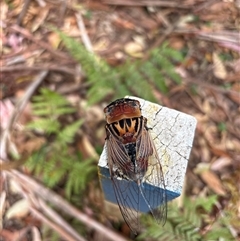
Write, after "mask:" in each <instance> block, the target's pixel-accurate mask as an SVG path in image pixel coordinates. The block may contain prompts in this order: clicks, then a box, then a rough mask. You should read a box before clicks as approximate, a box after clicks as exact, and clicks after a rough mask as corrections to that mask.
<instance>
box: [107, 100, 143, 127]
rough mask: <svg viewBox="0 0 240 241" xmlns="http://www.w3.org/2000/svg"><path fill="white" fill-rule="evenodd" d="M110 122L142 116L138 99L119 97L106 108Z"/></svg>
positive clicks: (108, 121)
mask: <svg viewBox="0 0 240 241" xmlns="http://www.w3.org/2000/svg"><path fill="white" fill-rule="evenodd" d="M104 113H105V116H106V121H107V123H108V124H111V123H113V122H116V121H119V120H122V119H130V118H136V117H141V115H142V114H141V107H140V102H139V101H138V100H132V99H127V98H123V99H118V100H115V101H114V102H112V103H111V104H109V105H108V106H106V107H105V108H104Z"/></svg>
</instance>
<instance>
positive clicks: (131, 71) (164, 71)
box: [57, 31, 183, 104]
mask: <svg viewBox="0 0 240 241" xmlns="http://www.w3.org/2000/svg"><path fill="white" fill-rule="evenodd" d="M57 32H58V33H59V35H60V37H61V39H62V40H63V43H64V44H65V46H66V47H67V49H68V50H69V51H70V53H71V54H72V56H73V57H74V58H75V59H76V60H77V61H79V63H80V64H81V65H82V68H83V70H84V71H85V75H86V77H87V81H88V83H90V88H89V90H88V101H89V103H90V104H91V103H95V102H98V101H100V100H101V99H103V98H104V97H105V96H107V95H108V94H112V95H114V98H120V97H123V96H125V95H130V94H134V95H136V96H139V97H141V98H144V99H148V100H150V101H154V100H155V98H154V95H153V88H157V89H158V90H160V91H161V92H163V93H167V92H168V84H167V82H168V80H173V81H175V82H176V83H178V84H180V82H181V79H180V76H179V75H178V74H177V73H176V72H175V69H174V65H173V61H175V62H181V61H182V60H183V55H182V53H181V52H179V51H176V50H173V49H171V48H169V47H168V46H167V44H164V45H162V46H161V47H160V48H158V49H155V50H154V51H152V53H151V54H150V58H149V60H148V61H147V62H140V61H132V62H131V61H127V62H126V63H125V64H123V65H122V66H119V67H116V68H112V67H111V66H109V65H108V64H107V63H106V62H105V61H104V60H103V59H101V58H100V57H98V56H97V55H95V54H93V53H89V52H88V51H87V50H86V49H85V48H84V46H83V45H82V44H80V43H79V42H77V41H76V40H74V39H72V38H70V37H68V36H66V35H65V34H63V33H62V32H59V31H57Z"/></svg>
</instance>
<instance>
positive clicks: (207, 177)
mask: <svg viewBox="0 0 240 241" xmlns="http://www.w3.org/2000/svg"><path fill="white" fill-rule="evenodd" d="M194 172H195V173H196V174H199V175H200V177H201V178H202V180H203V181H204V182H205V183H206V184H207V186H208V187H209V188H210V189H211V190H213V191H214V192H215V193H216V194H218V195H221V196H225V195H226V191H225V189H224V187H223V185H222V182H221V180H220V179H219V177H218V176H217V175H216V174H215V173H214V172H212V171H211V170H210V169H209V164H206V163H200V164H198V166H197V168H196V169H195V170H194Z"/></svg>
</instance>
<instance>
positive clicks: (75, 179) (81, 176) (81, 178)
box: [65, 159, 97, 198]
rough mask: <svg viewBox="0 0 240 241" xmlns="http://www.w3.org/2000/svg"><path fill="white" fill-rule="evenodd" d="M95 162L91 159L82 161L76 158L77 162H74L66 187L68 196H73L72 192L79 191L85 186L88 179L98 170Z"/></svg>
mask: <svg viewBox="0 0 240 241" xmlns="http://www.w3.org/2000/svg"><path fill="white" fill-rule="evenodd" d="M93 164H94V160H91V159H89V160H85V161H82V162H77V161H76V160H75V162H74V163H72V166H71V172H69V175H68V179H67V183H66V189H65V191H66V196H67V197H68V198H70V197H71V195H72V193H79V192H81V191H82V190H83V189H84V188H85V186H86V183H87V181H88V180H89V179H90V177H91V175H92V174H93V173H95V172H96V170H97V168H96V166H95V165H93Z"/></svg>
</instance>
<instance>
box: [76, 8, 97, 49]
mask: <svg viewBox="0 0 240 241" xmlns="http://www.w3.org/2000/svg"><path fill="white" fill-rule="evenodd" d="M75 16H76V18H77V24H78V27H79V29H80V31H81V36H82V41H83V44H84V45H85V47H86V49H87V50H88V51H89V52H90V53H92V52H93V47H92V43H91V41H90V39H89V37H88V35H87V31H86V28H85V26H84V22H83V19H82V15H81V14H80V13H76V14H75Z"/></svg>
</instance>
